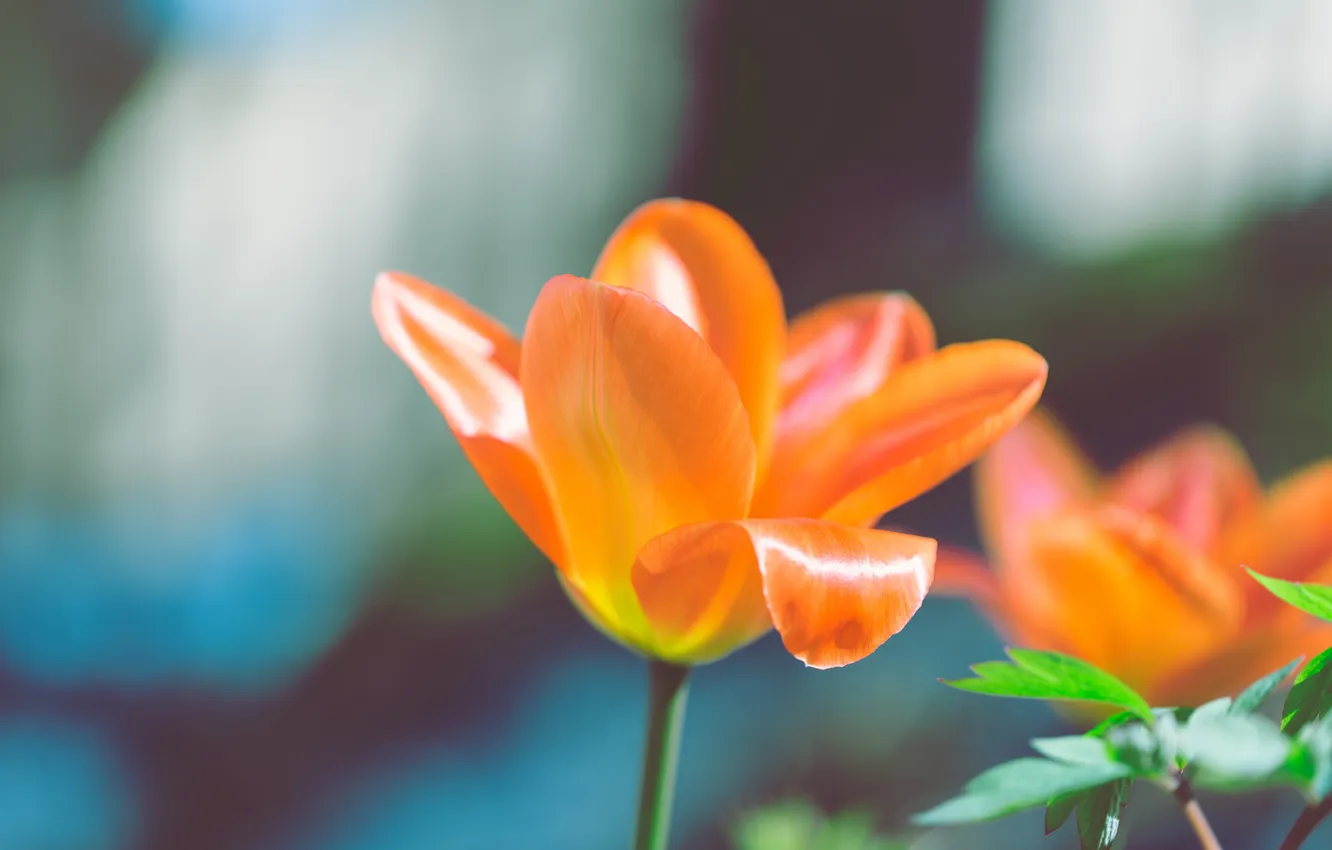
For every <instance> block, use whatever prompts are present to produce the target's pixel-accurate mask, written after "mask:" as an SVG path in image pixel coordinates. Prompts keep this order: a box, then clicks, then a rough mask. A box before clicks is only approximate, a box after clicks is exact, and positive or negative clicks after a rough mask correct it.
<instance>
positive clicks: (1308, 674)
mask: <svg viewBox="0 0 1332 850" xmlns="http://www.w3.org/2000/svg"><path fill="white" fill-rule="evenodd" d="M1329 708H1332V649H1326V650H1324V651H1323V652H1321V653H1319V654H1318V655H1315V656H1314V657H1313V658H1311V659H1310V660H1309V663H1308V664H1306V665H1304V669H1303V670H1301V671H1300V675H1298V676H1296V677H1295V684H1293V685H1291V686H1290V693H1288V694H1286V704H1285V706H1283V707H1282V709H1281V728H1282V729H1283V730H1285V732H1286V734H1288V735H1294V734H1295V733H1297V732H1299V731H1300V729H1301V728H1303V727H1304V725H1305V724H1307V723H1311V722H1313V721H1314V720H1317V719H1318V718H1320V717H1322V716H1323V715H1324V714H1326V713H1327V710H1328V709H1329Z"/></svg>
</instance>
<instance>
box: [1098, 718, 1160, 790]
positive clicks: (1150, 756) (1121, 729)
mask: <svg viewBox="0 0 1332 850" xmlns="http://www.w3.org/2000/svg"><path fill="white" fill-rule="evenodd" d="M1167 722H1169V723H1171V724H1173V723H1174V721H1173V719H1171V720H1170V721H1167ZM1158 725H1159V723H1158ZM1174 728H1175V727H1174V726H1173V725H1172V732H1171V735H1170V747H1169V752H1166V751H1165V749H1166V748H1164V747H1163V746H1162V742H1161V741H1160V739H1159V738H1158V737H1157V735H1156V733H1155V731H1154V730H1153V729H1152V728H1151V727H1148V726H1147V725H1146V724H1143V723H1126V724H1124V725H1123V726H1116V727H1115V728H1114V729H1111V730H1110V731H1109V732H1108V733H1107V734H1106V736H1105V739H1106V741H1107V742H1108V744H1109V747H1110V754H1111V757H1112V758H1113V759H1114V760H1115V761H1117V762H1120V763H1121V764H1125V765H1127V766H1128V767H1129V768H1131V769H1132V771H1133V773H1134V775H1136V776H1139V777H1155V776H1159V775H1160V774H1162V773H1164V772H1165V771H1167V770H1168V769H1169V768H1170V766H1171V764H1172V762H1173V760H1174V751H1175V738H1176V735H1175V733H1174Z"/></svg>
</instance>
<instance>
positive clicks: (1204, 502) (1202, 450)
mask: <svg viewBox="0 0 1332 850" xmlns="http://www.w3.org/2000/svg"><path fill="white" fill-rule="evenodd" d="M1106 496H1107V498H1109V499H1110V500H1111V501H1114V502H1117V503H1118V504H1121V505H1124V506H1126V507H1130V508H1133V509H1135V510H1139V511H1147V512H1149V513H1153V514H1155V515H1157V516H1159V517H1161V519H1163V520H1165V522H1166V523H1168V524H1169V525H1170V526H1171V527H1172V528H1174V529H1175V532H1176V533H1177V534H1178V535H1179V536H1180V537H1181V538H1183V539H1184V541H1185V542H1187V543H1189V544H1191V545H1193V546H1195V547H1197V548H1198V549H1199V550H1201V551H1203V552H1208V553H1214V552H1215V551H1216V549H1217V545H1218V542H1219V540H1220V537H1221V533H1222V532H1223V531H1224V530H1226V529H1228V528H1233V527H1234V526H1235V525H1236V523H1238V522H1240V521H1242V520H1244V519H1245V518H1247V517H1248V516H1249V515H1250V514H1253V513H1254V512H1255V511H1257V510H1258V508H1259V506H1260V505H1261V504H1262V497H1263V491H1262V485H1261V484H1260V483H1259V481H1258V476H1257V474H1256V473H1255V472H1254V471H1253V466H1252V465H1251V464H1250V463H1249V457H1248V455H1247V454H1245V452H1244V448H1243V447H1242V446H1241V445H1240V444H1239V441H1238V440H1236V439H1235V438H1234V437H1233V436H1232V435H1230V434H1229V433H1227V432H1226V431H1224V430H1222V429H1220V428H1217V427H1213V426H1195V427H1192V428H1188V429H1186V430H1185V431H1183V432H1181V433H1180V434H1178V435H1176V436H1175V437H1173V438H1172V439H1170V440H1168V441H1166V442H1165V443H1163V444H1161V445H1160V446H1158V447H1156V448H1154V449H1152V450H1151V451H1149V452H1147V453H1146V454H1144V455H1142V456H1141V457H1139V458H1138V459H1136V460H1135V461H1133V462H1132V463H1129V464H1127V465H1126V466H1125V467H1124V468H1123V469H1122V470H1121V471H1120V472H1119V473H1118V474H1117V475H1116V476H1115V478H1114V480H1113V481H1112V482H1111V483H1110V486H1109V489H1108V492H1107V494H1106Z"/></svg>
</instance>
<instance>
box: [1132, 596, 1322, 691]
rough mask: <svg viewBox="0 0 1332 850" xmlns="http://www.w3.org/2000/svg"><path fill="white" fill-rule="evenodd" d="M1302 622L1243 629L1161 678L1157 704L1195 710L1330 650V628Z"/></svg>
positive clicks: (1310, 621) (1307, 621)
mask: <svg viewBox="0 0 1332 850" xmlns="http://www.w3.org/2000/svg"><path fill="white" fill-rule="evenodd" d="M1290 610H1292V611H1295V610H1296V609H1294V608H1291V609H1290ZM1304 620H1305V622H1303V623H1299V624H1298V625H1297V626H1295V627H1283V628H1261V629H1246V630H1245V632H1244V633H1243V634H1242V635H1240V636H1239V637H1238V638H1237V639H1236V640H1235V641H1233V642H1232V643H1230V644H1227V645H1225V646H1223V647H1222V648H1221V649H1220V650H1219V651H1218V652H1216V653H1215V654H1214V655H1209V656H1207V657H1206V658H1203V659H1202V660H1201V661H1199V662H1198V663H1196V664H1194V665H1192V666H1190V667H1188V668H1185V669H1184V670H1181V671H1179V672H1177V673H1174V674H1172V675H1170V676H1169V677H1167V678H1166V679H1165V680H1164V681H1163V682H1162V683H1161V685H1160V688H1159V689H1158V690H1159V694H1160V696H1159V697H1157V701H1158V703H1159V704H1161V705H1201V704H1202V703H1204V702H1207V701H1209V700H1213V699H1216V698H1217V697H1223V696H1235V695H1237V694H1238V693H1239V692H1240V691H1242V690H1244V688H1246V687H1248V685H1249V684H1250V683H1252V682H1253V681H1254V680H1256V679H1258V678H1259V677H1260V676H1264V675H1266V674H1268V673H1271V672H1272V671H1274V670H1279V669H1281V667H1283V666H1284V665H1286V664H1288V663H1290V662H1291V661H1294V660H1295V659H1296V658H1298V657H1300V656H1301V655H1302V656H1304V658H1305V659H1306V660H1308V659H1310V658H1313V657H1314V656H1315V655H1317V654H1318V653H1320V652H1322V651H1323V650H1325V649H1327V648H1328V647H1329V646H1332V625H1329V624H1327V623H1322V622H1317V621H1313V619H1312V618H1311V617H1308V616H1305V617H1304Z"/></svg>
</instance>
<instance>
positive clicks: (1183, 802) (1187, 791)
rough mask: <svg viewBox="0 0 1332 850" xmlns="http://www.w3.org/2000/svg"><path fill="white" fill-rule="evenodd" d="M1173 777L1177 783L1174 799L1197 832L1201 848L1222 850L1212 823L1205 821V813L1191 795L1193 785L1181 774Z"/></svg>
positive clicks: (1204, 849)
mask: <svg viewBox="0 0 1332 850" xmlns="http://www.w3.org/2000/svg"><path fill="white" fill-rule="evenodd" d="M1175 779H1176V781H1177V782H1178V783H1179V784H1177V785H1176V786H1175V799H1176V800H1177V801H1178V802H1179V805H1180V808H1182V809H1184V817H1186V818H1188V821H1189V826H1191V827H1193V831H1194V832H1195V833H1197V835H1198V843H1199V844H1200V845H1202V848H1203V850H1222V848H1221V842H1220V841H1218V840H1217V837H1216V833H1215V832H1213V831H1212V825H1211V824H1210V823H1208V822H1207V815H1205V814H1203V810H1202V806H1200V805H1198V799H1197V798H1196V797H1194V796H1193V786H1192V785H1190V784H1189V780H1188V779H1186V778H1184V776H1183V775H1182V774H1176V776H1175Z"/></svg>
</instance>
